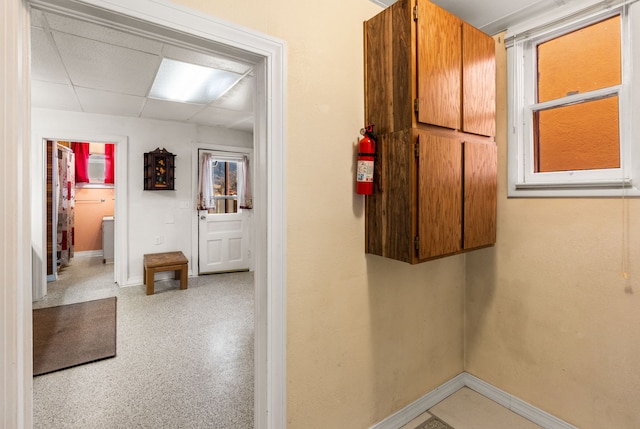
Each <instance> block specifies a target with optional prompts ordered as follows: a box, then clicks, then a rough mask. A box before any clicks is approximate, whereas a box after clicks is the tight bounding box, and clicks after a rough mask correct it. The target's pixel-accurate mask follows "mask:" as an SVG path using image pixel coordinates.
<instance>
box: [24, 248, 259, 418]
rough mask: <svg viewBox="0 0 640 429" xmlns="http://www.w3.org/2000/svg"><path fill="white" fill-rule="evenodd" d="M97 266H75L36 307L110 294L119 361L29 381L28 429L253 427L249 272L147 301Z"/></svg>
mask: <svg viewBox="0 0 640 429" xmlns="http://www.w3.org/2000/svg"><path fill="white" fill-rule="evenodd" d="M101 262H102V261H101V259H100V258H75V259H74V260H73V262H72V267H70V268H67V269H65V270H63V271H62V272H61V275H60V278H59V280H58V281H56V282H54V283H49V295H48V296H47V297H46V298H45V300H43V301H39V302H36V303H34V305H33V307H34V308H41V307H49V306H53V305H60V304H66V303H72V302H79V301H83V300H91V299H98V298H104V297H107V296H117V297H118V313H117V318H118V320H117V324H118V332H117V335H118V337H117V356H116V357H115V358H112V359H106V360H102V361H99V362H95V363H91V364H87V365H81V366H78V367H75V368H70V369H66V370H62V371H58V372H55V373H51V374H47V375H43V376H38V377H34V387H33V389H34V428H43V429H44V428H46V429H56V428H65V429H67V428H83V429H84V428H92V429H93V428H95V429H98V428H105V429H106V428H109V429H112V428H216V429H245V428H247V429H248V428H252V427H253V385H254V379H253V319H254V316H253V274H252V273H248V272H247V273H233V274H217V275H210V276H202V277H194V278H189V288H188V289H187V290H180V289H179V282H178V281H175V280H167V281H162V282H156V285H155V289H156V294H155V295H152V296H147V295H146V294H145V289H144V286H142V285H140V286H136V287H124V288H118V286H117V285H115V284H113V280H112V279H113V265H106V266H105V265H103V264H102V263H101ZM89 272H93V273H95V275H91V276H88V275H86V274H87V273H89Z"/></svg>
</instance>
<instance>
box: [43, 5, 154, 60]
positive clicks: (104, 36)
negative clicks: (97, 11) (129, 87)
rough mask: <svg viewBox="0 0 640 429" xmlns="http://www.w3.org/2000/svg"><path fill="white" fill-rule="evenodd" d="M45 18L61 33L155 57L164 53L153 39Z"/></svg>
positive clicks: (56, 17)
mask: <svg viewBox="0 0 640 429" xmlns="http://www.w3.org/2000/svg"><path fill="white" fill-rule="evenodd" d="M44 16H45V18H46V19H47V22H48V23H49V26H50V27H51V30H54V31H57V32H60V33H67V34H72V35H74V36H78V37H82V38H85V39H90V40H95V41H100V42H103V43H107V44H110V45H115V46H121V47H124V48H129V49H134V50H136V51H141V52H146V53H150V54H155V55H160V53H161V52H162V45H163V44H162V43H161V42H158V41H155V40H152V39H148V38H145V37H140V36H138V35H133V34H129V33H126V32H123V31H120V30H116V29H113V28H108V27H104V26H102V25H98V24H94V23H91V22H85V21H80V20H77V19H72V18H69V17H66V16H62V15H56V14H53V13H45V15H44Z"/></svg>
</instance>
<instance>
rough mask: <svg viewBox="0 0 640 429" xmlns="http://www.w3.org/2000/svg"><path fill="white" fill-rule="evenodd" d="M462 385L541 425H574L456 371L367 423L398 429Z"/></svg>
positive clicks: (567, 428)
mask: <svg viewBox="0 0 640 429" xmlns="http://www.w3.org/2000/svg"><path fill="white" fill-rule="evenodd" d="M463 387H468V388H469V389H471V390H474V391H476V392H478V393H480V394H481V395H483V396H485V397H486V398H488V399H491V400H492V401H494V402H497V403H498V404H500V405H502V406H503V407H506V408H508V409H509V410H511V411H513V412H514V413H516V414H519V415H521V416H522V417H524V418H526V419H528V420H530V421H532V422H533V423H536V424H537V425H540V426H542V427H543V428H545V429H578V428H577V427H576V426H573V425H571V424H569V423H567V422H565V421H564V420H561V419H559V418H557V417H555V416H552V415H551V414H549V413H547V412H546V411H543V410H541V409H540V408H537V407H534V406H533V405H531V404H529V403H527V402H525V401H523V400H521V399H518V398H516V397H515V396H513V395H510V394H509V393H507V392H505V391H503V390H500V389H498V388H497V387H495V386H492V385H491V384H489V383H487V382H485V381H482V380H480V379H479V378H478V377H475V376H473V375H471V374H469V373H466V372H463V373H460V374H458V375H457V376H455V377H454V378H452V379H451V380H449V381H447V382H446V383H444V384H442V385H440V386H439V387H436V388H435V389H434V390H432V391H431V392H429V393H427V394H426V395H424V396H423V397H422V398H420V399H418V400H417V401H415V402H413V403H411V404H409V405H407V406H406V407H404V408H403V409H401V410H400V411H398V412H396V413H394V414H392V415H390V416H389V417H387V418H386V419H384V420H382V421H381V422H379V423H376V424H375V425H373V426H371V428H370V429H398V428H399V427H401V426H404V425H405V424H407V423H409V422H410V421H411V420H413V419H414V418H416V417H417V416H419V415H420V414H422V413H424V412H425V411H427V410H428V409H429V408H431V407H433V406H434V405H436V404H437V403H439V402H440V401H442V400H443V399H445V398H447V397H448V396H450V395H452V394H454V393H455V392H457V391H458V390H460V389H462V388H463Z"/></svg>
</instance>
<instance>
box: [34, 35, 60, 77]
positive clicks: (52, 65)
mask: <svg viewBox="0 0 640 429" xmlns="http://www.w3.org/2000/svg"><path fill="white" fill-rule="evenodd" d="M31 78H32V79H35V80H44V81H47V82H56V83H64V84H66V83H67V72H66V71H65V69H64V65H63V64H62V61H61V60H60V56H59V55H58V53H57V52H56V50H55V48H54V46H53V45H52V44H51V42H50V41H49V39H48V38H47V35H46V33H45V32H44V30H42V29H41V28H32V29H31Z"/></svg>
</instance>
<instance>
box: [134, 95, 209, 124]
mask: <svg viewBox="0 0 640 429" xmlns="http://www.w3.org/2000/svg"><path fill="white" fill-rule="evenodd" d="M203 107H204V106H201V105H197V104H186V103H174V102H171V101H164V100H154V99H153V98H149V99H147V104H146V105H145V106H144V110H143V111H142V114H141V117H143V118H153V119H164V120H167V121H188V120H189V119H190V118H191V117H193V116H194V115H195V114H197V113H198V112H199V111H201V110H202V109H203Z"/></svg>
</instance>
